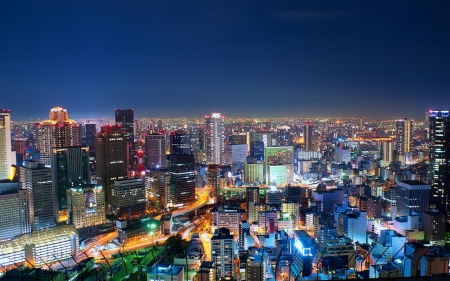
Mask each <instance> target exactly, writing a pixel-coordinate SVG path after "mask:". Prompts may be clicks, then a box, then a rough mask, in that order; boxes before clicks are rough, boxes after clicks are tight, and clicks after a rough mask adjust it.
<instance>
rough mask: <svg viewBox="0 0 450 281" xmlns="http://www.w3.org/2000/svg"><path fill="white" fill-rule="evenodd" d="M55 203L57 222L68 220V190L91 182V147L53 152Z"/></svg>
mask: <svg viewBox="0 0 450 281" xmlns="http://www.w3.org/2000/svg"><path fill="white" fill-rule="evenodd" d="M51 155H52V163H51V166H52V178H53V198H54V199H53V200H54V201H53V203H54V204H55V207H54V211H55V218H56V221H58V222H59V221H66V220H67V190H68V189H69V188H72V187H77V186H80V185H82V184H89V183H90V182H91V171H90V169H89V147H87V146H86V147H82V146H73V147H60V148H53V150H52V154H51Z"/></svg>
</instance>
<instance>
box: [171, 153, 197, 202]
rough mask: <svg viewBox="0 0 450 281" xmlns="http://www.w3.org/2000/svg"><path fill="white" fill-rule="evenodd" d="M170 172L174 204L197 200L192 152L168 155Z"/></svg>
mask: <svg viewBox="0 0 450 281" xmlns="http://www.w3.org/2000/svg"><path fill="white" fill-rule="evenodd" d="M167 163H168V165H167V166H168V170H169V172H170V195H171V198H172V205H173V206H182V205H189V204H192V203H194V202H195V174H194V171H195V162H194V156H193V155H192V154H182V155H176V154H170V155H168V156H167Z"/></svg>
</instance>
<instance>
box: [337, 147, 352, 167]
mask: <svg viewBox="0 0 450 281" xmlns="http://www.w3.org/2000/svg"><path fill="white" fill-rule="evenodd" d="M351 152H352V151H351V149H350V147H335V148H334V161H335V162H336V163H337V164H342V163H344V164H349V163H350V162H351Z"/></svg>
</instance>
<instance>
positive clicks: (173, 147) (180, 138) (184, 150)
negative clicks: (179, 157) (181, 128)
mask: <svg viewBox="0 0 450 281" xmlns="http://www.w3.org/2000/svg"><path fill="white" fill-rule="evenodd" d="M170 154H191V136H190V135H188V134H183V133H179V132H176V133H172V134H170Z"/></svg>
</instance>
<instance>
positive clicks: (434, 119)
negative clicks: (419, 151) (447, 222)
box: [428, 111, 450, 213]
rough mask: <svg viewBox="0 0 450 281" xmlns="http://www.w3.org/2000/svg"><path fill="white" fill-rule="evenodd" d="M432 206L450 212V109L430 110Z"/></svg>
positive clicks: (429, 176) (429, 170) (429, 177)
mask: <svg viewBox="0 0 450 281" xmlns="http://www.w3.org/2000/svg"><path fill="white" fill-rule="evenodd" d="M429 115H430V164H429V166H428V167H429V168H428V172H429V175H428V179H429V182H430V184H431V197H430V198H431V199H430V201H431V202H430V208H437V209H438V210H439V211H441V212H445V213H448V211H450V210H449V208H448V203H449V199H450V196H449V195H450V116H449V111H430V113H429Z"/></svg>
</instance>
